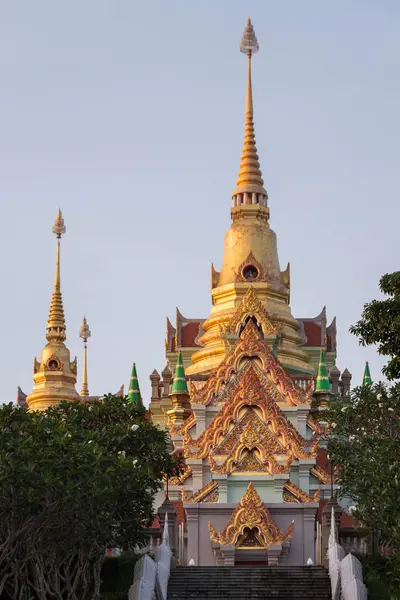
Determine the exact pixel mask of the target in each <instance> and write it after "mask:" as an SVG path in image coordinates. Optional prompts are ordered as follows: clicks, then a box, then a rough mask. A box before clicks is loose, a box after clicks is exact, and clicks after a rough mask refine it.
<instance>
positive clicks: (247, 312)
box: [227, 287, 279, 335]
mask: <svg viewBox="0 0 400 600" xmlns="http://www.w3.org/2000/svg"><path fill="white" fill-rule="evenodd" d="M253 316H254V317H256V318H257V320H258V322H259V323H260V325H261V328H262V330H263V333H264V335H277V333H278V331H279V329H278V328H277V327H275V325H274V324H273V322H272V321H271V317H270V316H269V314H268V313H267V311H266V310H265V308H264V307H263V305H262V304H261V302H260V300H259V299H258V298H257V295H256V293H255V291H254V289H253V288H252V287H250V288H249V289H248V292H247V294H246V295H245V297H244V298H243V300H242V302H241V303H240V305H239V306H238V308H237V311H236V312H235V314H234V315H233V317H232V319H231V321H230V323H229V325H228V327H227V333H238V330H239V327H240V325H242V324H244V321H245V319H246V317H253Z"/></svg>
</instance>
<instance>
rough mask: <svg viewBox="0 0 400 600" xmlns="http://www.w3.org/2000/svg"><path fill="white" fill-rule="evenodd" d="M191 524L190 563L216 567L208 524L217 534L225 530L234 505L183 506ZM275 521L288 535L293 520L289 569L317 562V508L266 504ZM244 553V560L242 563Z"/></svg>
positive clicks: (188, 554)
mask: <svg viewBox="0 0 400 600" xmlns="http://www.w3.org/2000/svg"><path fill="white" fill-rule="evenodd" d="M184 508H185V511H186V515H187V522H188V546H187V561H189V560H190V559H192V558H193V559H194V561H195V564H196V565H197V566H215V565H216V559H215V556H214V552H213V548H212V542H211V540H210V533H209V530H208V522H209V521H211V523H212V524H213V526H214V527H215V529H216V530H218V531H219V530H223V529H224V527H225V526H226V524H227V523H228V521H229V518H230V516H231V514H232V512H233V511H234V509H235V508H236V505H235V504H222V503H210V504H207V503H205V504H201V503H200V504H194V503H189V504H184ZM266 508H267V509H268V510H269V512H270V514H271V516H272V518H273V519H274V521H275V522H276V524H277V525H278V527H279V528H280V529H281V531H283V532H285V531H286V530H287V528H288V527H289V525H290V524H291V522H292V521H293V520H294V522H295V525H294V530H293V536H292V541H291V545H290V549H289V553H288V556H287V558H286V562H285V564H286V565H290V566H301V565H305V564H306V562H307V560H308V558H311V559H312V560H313V561H314V562H315V541H314V536H315V534H314V531H315V517H316V512H317V508H318V504H316V503H309V504H283V503H282V504H266ZM242 557H243V552H241V560H242V559H243V558H242Z"/></svg>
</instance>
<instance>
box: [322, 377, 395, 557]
mask: <svg viewBox="0 0 400 600" xmlns="http://www.w3.org/2000/svg"><path fill="white" fill-rule="evenodd" d="M327 419H328V421H329V422H330V431H331V435H330V441H329V452H330V455H331V457H332V459H333V460H334V462H335V464H337V465H339V467H340V468H339V469H338V473H337V478H338V484H339V486H340V494H341V495H342V496H345V497H350V498H351V501H352V503H353V507H352V512H353V516H354V517H355V518H356V520H357V521H359V522H362V523H364V524H365V526H366V527H368V528H370V529H371V530H372V531H373V532H375V533H376V534H377V535H378V537H379V539H380V540H381V541H382V542H383V543H387V544H388V545H390V547H391V548H392V550H393V552H394V553H396V554H397V555H398V556H399V558H400V503H399V498H400V384H398V385H396V386H394V387H392V388H391V389H388V388H387V387H385V386H384V385H383V384H377V385H375V386H372V385H366V386H362V387H360V388H356V389H355V390H354V391H353V393H352V394H351V395H350V396H347V397H344V398H342V399H340V400H337V401H335V402H333V403H332V405H331V409H330V412H329V414H328V415H327Z"/></svg>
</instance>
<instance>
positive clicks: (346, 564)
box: [328, 507, 368, 600]
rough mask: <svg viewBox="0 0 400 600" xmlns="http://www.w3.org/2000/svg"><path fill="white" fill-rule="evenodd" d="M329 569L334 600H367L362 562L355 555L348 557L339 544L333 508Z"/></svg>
mask: <svg viewBox="0 0 400 600" xmlns="http://www.w3.org/2000/svg"><path fill="white" fill-rule="evenodd" d="M328 567H329V577H330V580H331V588H332V600H367V598H368V594H367V588H366V587H365V585H364V583H363V576H362V566H361V563H360V561H359V560H358V558H356V557H355V556H354V554H351V553H350V554H347V556H346V552H345V550H344V548H343V546H341V545H340V544H339V543H338V539H337V534H336V523H335V511H334V509H333V507H332V515H331V533H330V536H329V543H328Z"/></svg>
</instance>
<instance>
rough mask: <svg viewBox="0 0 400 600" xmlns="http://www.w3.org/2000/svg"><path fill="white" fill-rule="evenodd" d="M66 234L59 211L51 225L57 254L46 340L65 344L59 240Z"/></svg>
mask: <svg viewBox="0 0 400 600" xmlns="http://www.w3.org/2000/svg"><path fill="white" fill-rule="evenodd" d="M65 232H66V227H65V223H64V219H63V217H62V213H61V210H59V211H58V213H57V217H56V220H55V222H54V225H53V233H55V234H56V236H57V254H56V273H55V276H54V288H53V295H52V297H51V303H50V311H49V319H48V321H47V333H46V338H47V341H48V342H51V341H54V342H59V343H62V342H65V340H66V339H67V335H66V326H65V317H64V307H63V301H62V295H61V285H60V240H61V236H62V235H63V234H64V233H65Z"/></svg>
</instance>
